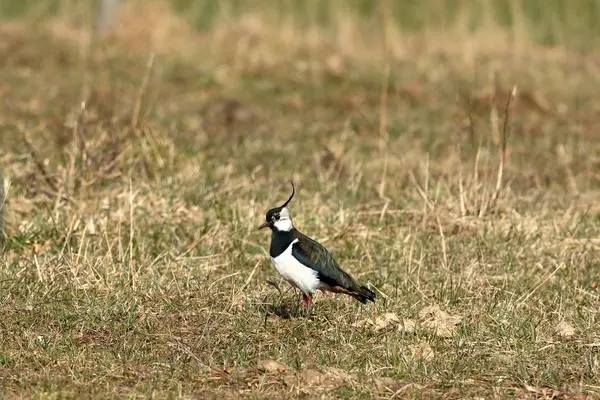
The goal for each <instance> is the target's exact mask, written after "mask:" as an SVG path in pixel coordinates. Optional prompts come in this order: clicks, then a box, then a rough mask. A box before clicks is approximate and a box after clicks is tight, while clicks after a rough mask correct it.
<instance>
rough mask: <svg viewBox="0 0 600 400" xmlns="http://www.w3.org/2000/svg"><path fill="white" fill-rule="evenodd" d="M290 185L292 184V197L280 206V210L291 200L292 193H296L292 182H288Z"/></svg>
mask: <svg viewBox="0 0 600 400" xmlns="http://www.w3.org/2000/svg"><path fill="white" fill-rule="evenodd" d="M290 183H291V184H292V195H291V196H290V198H289V199H287V201H286V202H285V203H283V205H282V206H281V208H283V207H285V206H287V205H288V203H289V202H290V200H292V197H294V193H296V187H295V186H294V182H292V181H290Z"/></svg>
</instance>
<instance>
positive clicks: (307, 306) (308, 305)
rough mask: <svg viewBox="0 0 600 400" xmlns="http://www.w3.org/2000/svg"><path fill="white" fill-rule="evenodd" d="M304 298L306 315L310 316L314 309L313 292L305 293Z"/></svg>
mask: <svg viewBox="0 0 600 400" xmlns="http://www.w3.org/2000/svg"><path fill="white" fill-rule="evenodd" d="M302 297H303V298H304V308H305V310H306V316H310V311H311V309H312V295H311V294H303V295H302Z"/></svg>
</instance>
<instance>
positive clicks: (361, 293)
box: [258, 182, 375, 314]
mask: <svg viewBox="0 0 600 400" xmlns="http://www.w3.org/2000/svg"><path fill="white" fill-rule="evenodd" d="M290 183H291V184H292V195H291V196H290V198H289V199H287V201H286V202H285V203H283V205H282V206H280V207H276V208H272V209H270V210H269V211H268V212H267V215H266V221H265V222H264V223H263V224H262V225H261V226H259V227H258V229H259V230H261V229H263V228H267V227H268V228H271V232H272V235H271V248H270V249H269V255H270V256H271V263H272V264H273V265H274V266H275V269H276V270H277V272H279V274H280V275H281V276H282V277H283V278H284V279H285V280H286V281H288V282H289V283H290V284H291V285H292V286H294V287H296V288H298V289H299V290H300V291H301V292H302V296H303V298H304V304H305V307H306V313H307V314H310V309H311V305H312V296H313V294H314V293H315V292H316V291H317V290H321V291H322V292H333V293H344V294H347V295H350V296H352V297H354V298H355V299H356V300H358V301H360V302H361V303H363V304H365V303H366V302H367V300H370V301H372V302H375V293H374V292H373V291H371V290H370V289H369V288H367V287H366V286H359V285H358V284H357V283H356V282H355V281H354V279H352V277H351V276H350V275H349V274H348V273H346V272H345V271H343V270H342V269H341V268H340V266H339V265H338V264H337V262H336V261H335V259H334V258H333V256H332V255H331V253H330V252H329V251H328V250H327V249H326V248H325V247H323V246H322V245H321V244H319V243H318V242H316V241H315V240H313V239H311V238H309V237H308V236H306V235H304V234H303V233H302V232H300V231H299V230H298V229H296V228H295V227H294V224H293V223H292V217H291V215H290V210H289V209H288V208H287V205H288V204H289V202H290V201H291V200H292V198H293V197H294V194H295V193H296V188H295V186H294V183H293V182H290Z"/></svg>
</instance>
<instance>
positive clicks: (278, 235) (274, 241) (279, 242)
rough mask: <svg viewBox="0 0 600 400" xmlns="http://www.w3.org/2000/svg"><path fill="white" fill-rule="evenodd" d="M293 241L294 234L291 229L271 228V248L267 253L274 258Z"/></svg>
mask: <svg viewBox="0 0 600 400" xmlns="http://www.w3.org/2000/svg"><path fill="white" fill-rule="evenodd" d="M293 241H294V234H293V232H292V231H288V232H286V231H278V230H276V229H273V235H272V237H271V248H270V249H269V254H270V255H271V257H273V258H275V257H277V256H279V255H281V253H283V252H284V251H285V249H287V248H288V247H289V246H290V244H292V242H293Z"/></svg>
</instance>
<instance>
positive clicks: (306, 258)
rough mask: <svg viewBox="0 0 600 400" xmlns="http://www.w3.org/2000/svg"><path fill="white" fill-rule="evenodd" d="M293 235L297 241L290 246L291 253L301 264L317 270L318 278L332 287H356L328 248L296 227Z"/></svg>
mask: <svg viewBox="0 0 600 400" xmlns="http://www.w3.org/2000/svg"><path fill="white" fill-rule="evenodd" d="M293 236H294V239H297V242H296V243H295V244H294V247H293V248H292V254H293V255H294V257H296V259H298V260H299V261H300V262H301V263H302V264H304V265H306V266H307V267H309V268H311V269H314V270H315V271H317V273H318V277H319V280H321V281H322V282H324V283H326V284H328V285H330V286H333V287H335V286H339V287H342V288H344V289H353V288H355V287H356V283H355V282H354V280H353V279H352V278H351V277H350V275H348V274H347V273H346V272H344V271H343V270H342V269H341V268H340V267H339V265H338V264H337V262H336V261H335V259H334V258H333V255H331V253H330V252H329V250H327V249H326V248H325V247H323V246H322V245H320V244H319V243H317V242H316V241H314V240H313V239H311V238H309V237H308V236H306V235H304V234H303V233H301V232H300V231H298V230H297V229H294V231H293Z"/></svg>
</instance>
